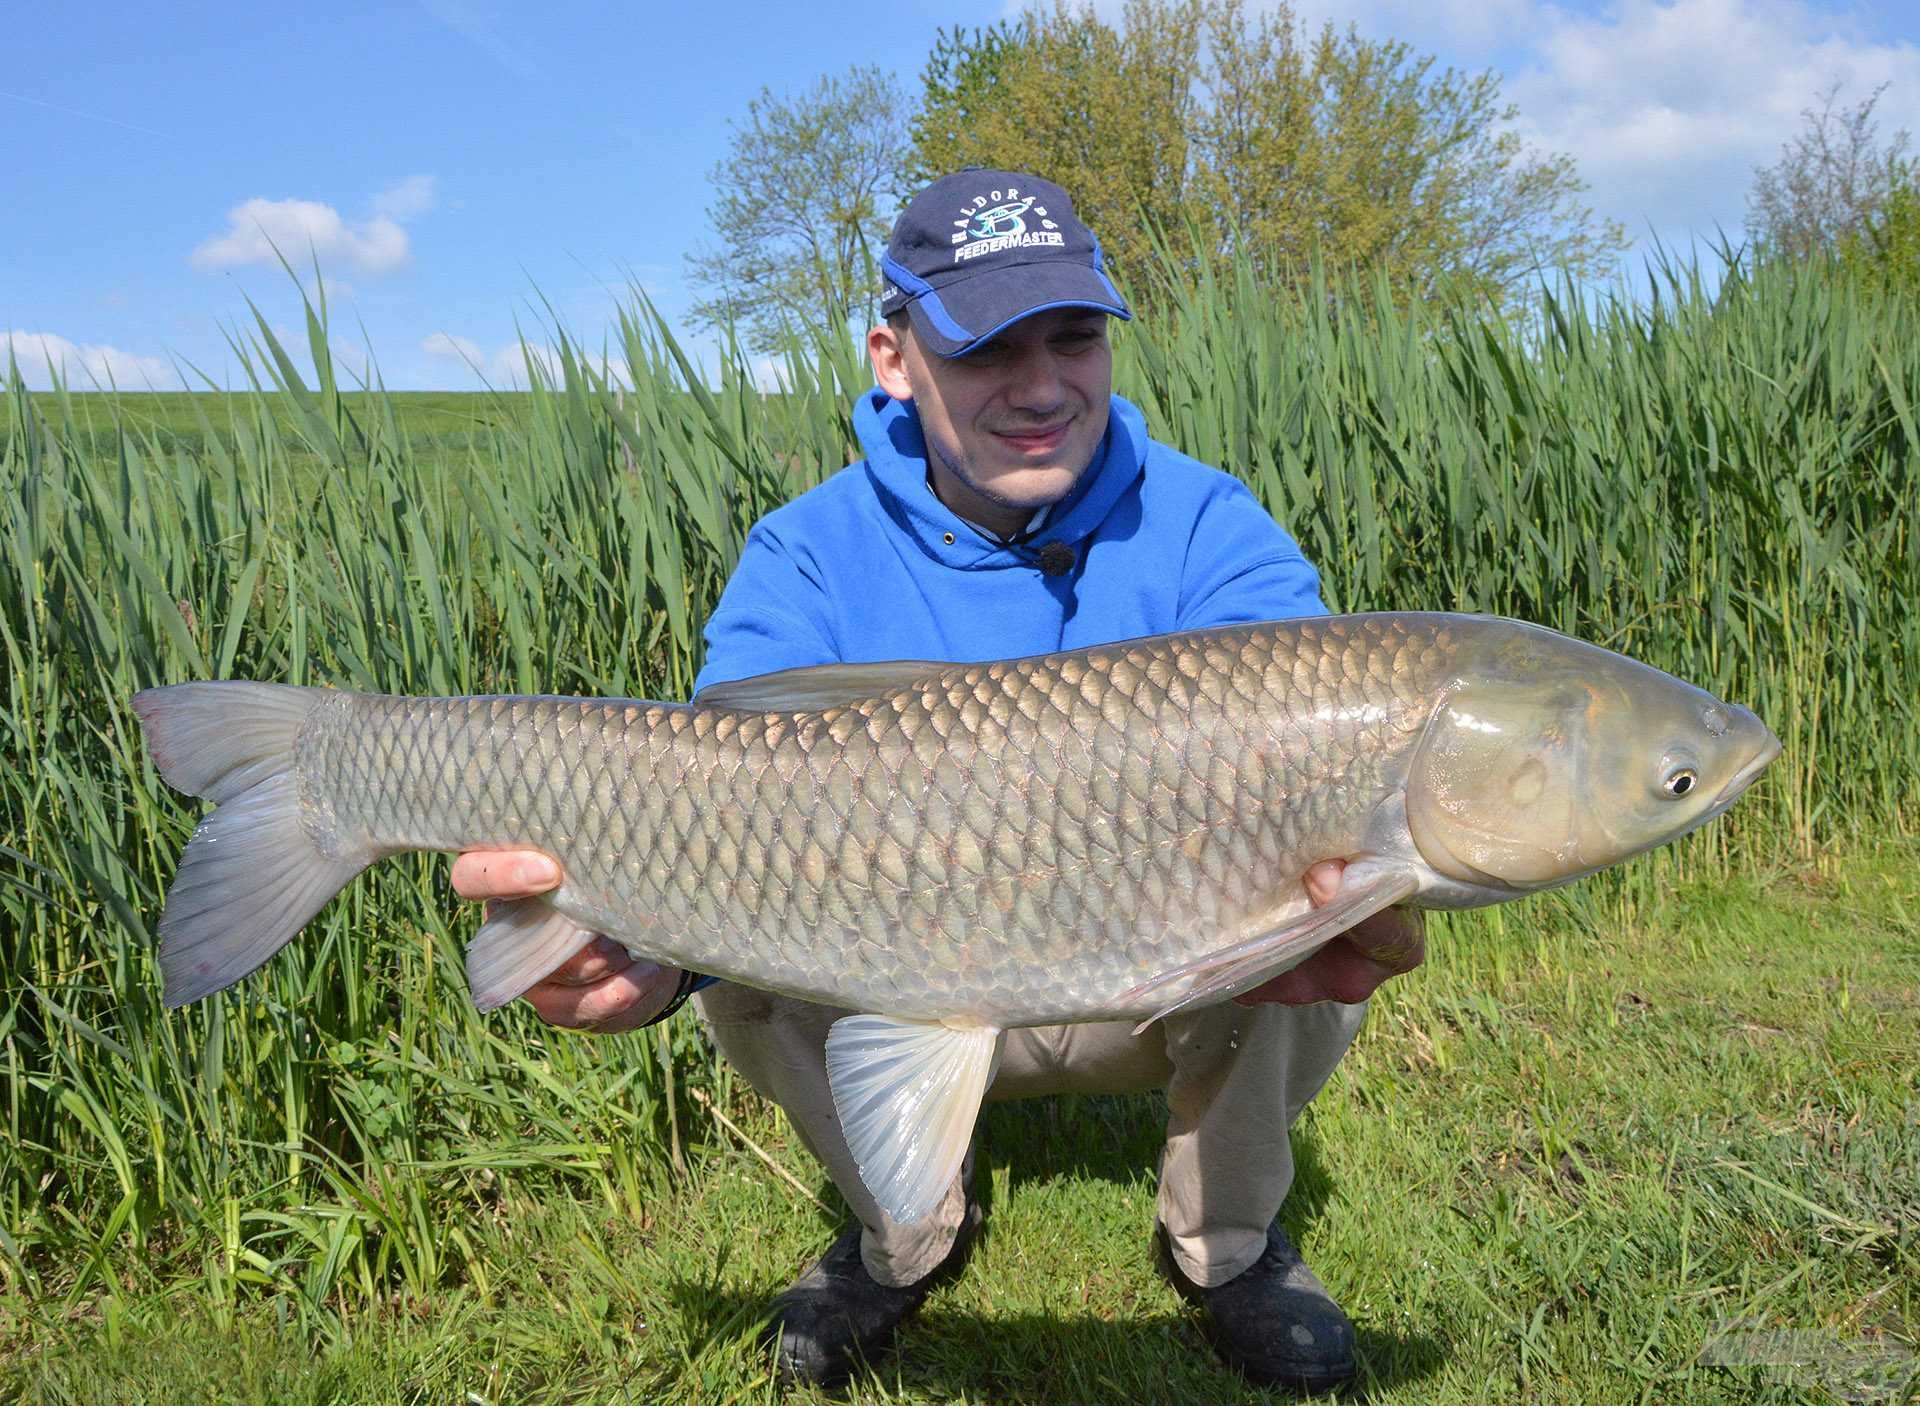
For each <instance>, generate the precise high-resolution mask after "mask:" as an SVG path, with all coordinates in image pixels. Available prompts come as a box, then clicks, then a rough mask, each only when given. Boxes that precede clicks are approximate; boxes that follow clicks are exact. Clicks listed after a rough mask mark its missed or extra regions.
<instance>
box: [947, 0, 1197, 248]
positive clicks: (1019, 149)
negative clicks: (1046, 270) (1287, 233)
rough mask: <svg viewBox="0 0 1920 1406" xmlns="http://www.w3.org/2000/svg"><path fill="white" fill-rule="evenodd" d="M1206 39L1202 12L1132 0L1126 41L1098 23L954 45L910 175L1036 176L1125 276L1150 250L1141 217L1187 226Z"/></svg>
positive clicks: (982, 33) (1044, 16)
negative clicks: (1200, 60) (971, 169)
mask: <svg viewBox="0 0 1920 1406" xmlns="http://www.w3.org/2000/svg"><path fill="white" fill-rule="evenodd" d="M1199 40H1200V4H1199V3H1198V0H1176V3H1164V2H1163V0H1127V4H1126V8H1125V10H1124V12H1123V28H1122V29H1120V30H1116V29H1114V28H1113V27H1112V26H1110V25H1108V24H1107V23H1106V22H1105V21H1104V20H1102V19H1100V18H1099V17H1098V16H1097V15H1096V14H1095V13H1094V12H1093V11H1092V10H1070V9H1068V8H1066V6H1065V5H1064V4H1060V5H1058V6H1057V7H1056V8H1055V9H1053V10H1052V11H1039V10H1034V11H1029V12H1028V13H1027V14H1026V15H1024V16H1022V17H1021V18H1020V19H1019V20H1018V21H1017V22H1014V23H1009V22H1006V21H1002V22H1001V23H1000V24H997V25H993V26H991V27H988V28H985V29H979V30H974V31H971V32H969V31H966V30H962V29H959V28H956V29H954V30H952V31H946V32H942V33H941V34H940V35H939V37H938V39H937V41H936V43H935V46H934V50H933V53H932V55H931V56H930V57H929V59H928V61H927V67H926V70H925V72H924V75H923V79H922V87H923V89H924V91H923V93H922V97H921V108H920V113H919V115H918V116H917V117H916V118H915V120H914V123H913V157H912V162H911V169H912V171H913V174H914V175H915V177H916V178H917V179H918V180H919V181H926V180H932V179H935V178H936V177H939V176H942V175H946V174H948V173H950V172H953V171H957V170H959V169H960V168H962V167H964V166H1000V167H1009V168H1012V169H1015V170H1025V171H1033V172H1035V173H1036V174H1038V175H1042V176H1045V177H1046V178H1047V179H1049V180H1052V181H1055V182H1057V183H1059V184H1060V185H1061V186H1063V187H1065V189H1066V191H1067V193H1068V194H1069V195H1071V196H1072V197H1073V207H1074V213H1075V214H1077V215H1078V216H1079V217H1080V218H1081V219H1082V220H1084V221H1085V222H1086V223H1087V224H1088V225H1089V226H1091V227H1092V228H1093V229H1094V230H1095V231H1096V232H1097V233H1098V234H1099V236H1100V240H1101V246H1102V249H1103V250H1104V252H1105V254H1106V256H1107V257H1108V258H1109V259H1110V260H1111V261H1113V262H1114V263H1115V264H1117V265H1119V266H1121V267H1126V266H1129V265H1132V264H1134V263H1135V262H1136V261H1139V260H1141V259H1143V258H1144V256H1145V255H1146V253H1147V250H1148V248H1149V247H1150V239H1149V237H1148V234H1147V231H1146V229H1144V228H1143V227H1142V217H1143V216H1145V217H1146V218H1147V219H1148V220H1150V221H1158V222H1160V223H1162V224H1172V223H1174V222H1177V221H1178V219H1179V218H1180V216H1181V214H1182V211H1183V208H1184V204H1183V203H1184V200H1185V195H1186V191H1185V184H1186V176H1187V170H1186V168H1187V152H1188V143H1187V130H1188V127H1189V125H1190V123H1191V119H1192V115H1193V107H1194V99H1193V93H1192V88H1193V75H1194V71H1195V66H1196V61H1197V52H1198V48H1199Z"/></svg>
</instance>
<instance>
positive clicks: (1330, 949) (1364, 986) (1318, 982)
mask: <svg viewBox="0 0 1920 1406" xmlns="http://www.w3.org/2000/svg"><path fill="white" fill-rule="evenodd" d="M1395 974H1396V973H1395V971H1394V969H1393V968H1391V967H1389V966H1387V965H1385V964H1384V963H1382V962H1376V961H1374V960H1373V959H1372V958H1371V957H1367V956H1363V955H1362V954H1361V953H1359V952H1357V951H1355V950H1354V948H1353V947H1352V945H1351V944H1349V943H1348V942H1347V940H1346V938H1345V937H1344V936H1342V937H1336V938H1335V939H1334V940H1333V941H1331V942H1329V943H1328V944H1327V945H1326V946H1325V947H1322V948H1321V949H1320V950H1319V951H1318V952H1315V953H1314V954H1313V955H1312V956H1311V957H1309V958H1307V960H1306V961H1304V962H1302V963H1301V964H1300V965H1299V966H1297V967H1295V968H1294V969H1293V970H1292V971H1285V972H1281V973H1280V975H1278V976H1276V977H1275V978H1274V979H1273V980H1272V981H1269V982H1265V983H1263V984H1262V985H1260V986H1256V987H1254V988H1253V990H1251V991H1249V992H1247V993H1245V994H1244V995H1240V996H1236V997H1234V1000H1236V1001H1238V1002H1240V1004H1241V1005H1245V1006H1252V1005H1258V1004H1260V1003H1261V1002H1263V1001H1277V1002H1279V1003H1280V1004H1281V1005H1285V1006H1310V1005H1313V1004H1314V1003H1315V1002H1316V1001H1344V1002H1345V1003H1347V1004H1348V1005H1352V1004H1354V1003H1356V1002H1359V1001H1364V1000H1366V999H1367V997H1369V996H1371V995H1372V994H1373V993H1374V989H1375V988H1376V987H1378V986H1379V985H1380V983H1381V982H1383V981H1385V980H1386V979H1387V978H1388V977H1390V976H1393V975H1395Z"/></svg>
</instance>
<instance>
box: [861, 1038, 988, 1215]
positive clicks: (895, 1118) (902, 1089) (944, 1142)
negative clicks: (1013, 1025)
mask: <svg viewBox="0 0 1920 1406" xmlns="http://www.w3.org/2000/svg"><path fill="white" fill-rule="evenodd" d="M999 1039H1000V1031H999V1029H998V1028H997V1027H995V1026H991V1025H975V1026H962V1025H958V1024H952V1025H949V1024H945V1023H942V1022H938V1021H925V1020H902V1019H898V1018H896V1017H894V1016H885V1015H850V1016H844V1017H842V1018H841V1019H839V1020H836V1021H835V1022H834V1023H833V1029H832V1030H830V1031H828V1032H827V1082H828V1084H829V1086H830V1087H831V1088H832V1090H833V1105H834V1108H835V1110H836V1111H837V1112H838V1113H839V1115H840V1130H841V1132H842V1133H843V1134H844V1135H845V1137H846V1139H847V1148H848V1150H849V1151H851V1152H852V1153H853V1160H854V1163H855V1165H857V1166H858V1167H859V1168H860V1179H861V1180H862V1181H863V1182H865V1183H866V1186H867V1190H868V1191H869V1192H871V1193H872V1195H873V1199H874V1200H875V1201H876V1202H877V1203H879V1206H880V1209H881V1210H883V1211H885V1212H886V1213H887V1214H888V1215H889V1216H891V1217H893V1219H894V1220H896V1221H900V1222H902V1223H906V1222H911V1221H916V1220H919V1219H920V1218H921V1217H922V1216H924V1215H926V1214H927V1212H929V1211H931V1210H932V1209H933V1208H934V1207H935V1206H936V1205H938V1204H939V1203H940V1198H941V1197H942V1196H944V1195H945V1194H946V1191H947V1188H948V1187H949V1186H951V1185H952V1184H953V1179H954V1177H956V1176H958V1175H959V1173H960V1167H961V1164H962V1163H963V1162H964V1161H965V1160H966V1156H967V1147H968V1145H969V1144H970V1143H971V1142H972V1140H973V1125H974V1121H975V1120H976V1119H977V1118H978V1117H979V1113H980V1100H981V1098H982V1097H984V1096H985V1094H986V1091H987V1084H988V1081H989V1080H991V1078H992V1077H993V1063H994V1055H995V1052H996V1050H997V1048H998V1044H999Z"/></svg>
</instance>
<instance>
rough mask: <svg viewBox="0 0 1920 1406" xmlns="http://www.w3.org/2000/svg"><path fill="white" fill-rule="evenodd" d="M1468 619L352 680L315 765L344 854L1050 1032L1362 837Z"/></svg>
mask: <svg viewBox="0 0 1920 1406" xmlns="http://www.w3.org/2000/svg"><path fill="white" fill-rule="evenodd" d="M1450 628H1452V627H1449V626H1447V625H1445V624H1439V625H1433V624H1428V625H1425V626H1424V627H1423V626H1422V625H1421V624H1420V622H1419V619H1418V617H1390V616H1389V617H1359V618H1357V619H1356V620H1347V621H1334V622H1319V623H1309V622H1299V623H1293V624H1288V625H1278V626H1276V625H1263V626H1246V627H1234V628H1230V629H1227V630H1224V631H1218V632H1212V633H1208V634H1203V635H1187V636H1171V637H1162V638H1160V639H1156V640H1150V641H1142V642H1135V643H1131V644H1127V645H1119V646H1111V647H1108V648H1105V649H1094V650H1088V651H1083V652H1079V653H1076V654H1070V655H1064V656H1052V657H1049V658H1042V659H1035V660H1023V661H1015V662H1011V663H998V664H989V665H954V666H948V667H946V668H944V669H942V670H941V671H940V672H938V673H937V674H934V675H933V676H931V677H929V678H927V679H926V680H925V681H923V682H922V683H921V684H919V685H918V686H916V687H909V688H903V689H897V690H894V691H892V692H891V693H889V694H886V695H884V696H881V697H877V698H873V699H868V700H864V701H862V702H860V703H857V704H855V705H853V706H849V707H844V708H838V709H833V710H829V711H826V712H823V713H818V714H777V713H767V714H745V713H736V712H731V711H724V710H717V709H709V708H696V707H689V706H673V705H662V704H644V703H631V702H625V701H583V700H578V699H560V698H505V697H503V698H474V699H397V698H374V697H365V696H359V695H352V694H345V693H341V694H333V695H329V696H328V697H326V698H325V700H324V701H323V702H322V704H321V705H320V706H319V707H317V708H315V709H314V711H313V714H312V716H311V718H310V719H309V721H308V723H307V726H306V728H305V730H304V731H303V733H302V734H301V738H300V744H299V751H298V756H299V775H300V778H301V785H302V793H303V795H304V796H306V797H307V798H308V799H309V803H310V804H311V805H312V806H313V809H314V812H315V814H316V815H317V816H324V817H326V820H325V822H324V823H323V825H322V826H321V827H320V828H323V829H326V830H328V831H330V832H331V836H330V837H331V840H332V843H333V845H334V847H335V848H336V849H340V850H344V849H347V848H351V847H355V846H363V847H366V848H371V849H375V850H381V851H386V850H394V849H416V848H418V849H470V848H481V847H522V846H524V847H528V848H535V849H540V850H544V851H547V852H548V853H551V854H553V855H554V856H555V857H556V858H558V859H559V860H560V861H561V864H562V866H563V867H564V869H565V872H566V876H567V882H566V885H565V888H564V889H562V890H561V891H560V892H559V893H558V894H556V895H555V903H556V906H558V907H559V908H560V909H561V910H562V911H563V912H566V913H568V914H569V915H571V916H573V917H575V918H576V919H578V920H579V921H580V922H581V923H583V924H585V925H587V926H590V927H593V928H596V929H598V930H601V931H604V932H607V933H609V934H611V935H613V936H615V937H616V938H618V939H619V940H620V941H622V942H624V943H627V944H628V945H630V946H632V947H634V948H635V949H636V950H640V951H644V952H646V953H648V954H649V955H652V956H654V957H656V958H658V959H660V960H663V961H668V962H672V963H674V964H677V965H687V966H693V967H695V968H697V969H699V970H702V971H708V972H712V973H714V974H716V975H720V976H726V977H733V978H736V979H745V980H750V981H753V982H755V983H756V984H758V985H762V986H765V987H769V988H771V989H774V990H778V991H782V992H785V993H786V994H789V995H794V996H799V997H803V998H805V999H810V1000H817V1001H827V1002H832V1003H835V1004H840V1005H851V1006H855V1007H858V1008H861V1009H873V1010H886V1011H889V1012H891V1013H895V1014H900V1015H924V1016H935V1015H938V1016H952V1015H955V1014H964V1015H967V1016H971V1017H974V1018H978V1019H981V1020H985V1021H991V1022H992V1023H995V1024H1002V1025H1005V1024H1025V1023H1040V1022H1047V1021H1052V1020H1058V1019H1067V1018H1072V1017H1074V1016H1076V1015H1081V1014H1082V1013H1084V1012H1086V1011H1088V1010H1098V1009H1102V1008H1103V1007H1107V1006H1111V1005H1112V1003H1113V1002H1114V1001H1115V999H1116V998H1117V997H1118V996H1119V995H1120V993H1122V992H1124V991H1125V990H1127V989H1128V988H1129V987H1131V986H1133V985H1135V984H1136V983H1138V982H1139V981H1141V980H1142V979H1144V978H1145V977H1148V976H1150V975H1152V974H1153V973H1154V972H1155V971H1157V970H1160V969H1163V968H1165V967H1168V966H1173V965H1177V964H1178V963H1179V962H1182V961H1186V960H1189V959H1190V958H1192V957H1194V956H1196V955H1198V954H1200V953H1201V952H1203V951H1205V950H1206V949H1207V947H1208V946H1209V945H1210V944H1212V943H1215V942H1216V941H1217V936H1216V934H1217V932H1218V930H1219V929H1220V928H1221V927H1222V926H1224V925H1229V924H1231V923H1233V922H1235V921H1238V920H1240V919H1243V918H1244V917H1246V916H1247V915H1248V914H1249V912H1250V911H1252V910H1254V909H1256V908H1258V907H1263V906H1272V905H1273V904H1275V903H1277V902H1281V901H1283V900H1285V899H1286V898H1288V897H1290V896H1294V895H1297V893H1298V884H1299V878H1300V875H1301V873H1302V872H1303V871H1304V870H1305V868H1306V867H1307V866H1308V865H1309V864H1311V863H1312V862H1313V861H1314V860H1316V859H1320V858H1325V857H1328V856H1333V855H1341V854H1345V853H1348V852H1350V851H1351V850H1352V849H1353V848H1354V847H1355V845H1356V844H1357V842H1358V841H1359V839H1360V833H1359V827H1360V825H1361V822H1362V821H1363V820H1364V818H1365V815H1366V813H1367V811H1368V809H1369V806H1370V800H1371V793H1370V791H1369V789H1368V783H1369V780H1370V779H1371V778H1374V777H1377V776H1378V775H1380V774H1381V772H1382V769H1383V767H1387V768H1390V767H1391V766H1392V765H1393V764H1394V759H1395V758H1396V756H1397V755H1398V754H1399V753H1401V752H1403V751H1404V750H1405V747H1406V745H1407V744H1408V742H1409V741H1410V740H1411V738H1412V737H1413V735H1414V732H1415V729H1416V727H1417V724H1418V721H1419V719H1420V718H1421V717H1422V716H1424V714H1423V713H1421V712H1420V704H1421V701H1422V700H1423V699H1426V698H1427V697H1428V695H1430V694H1431V692H1432V690H1433V687H1434V684H1435V681H1436V679H1435V671H1434V668H1433V663H1434V661H1435V659H1436V658H1437V657H1438V656H1439V655H1441V654H1442V653H1444V651H1445V648H1446V635H1447V632H1448V630H1449V629H1450ZM1342 718H1345V719H1350V720H1352V721H1349V722H1347V723H1344V724H1342V723H1340V722H1337V721H1335V722H1333V723H1332V724H1331V725H1328V723H1327V720H1329V719H1336V720H1337V719H1342ZM749 836H753V837H754V838H755V841H756V842H754V843H748V837H749ZM876 912H878V913H883V914H885V915H887V921H886V922H885V923H884V924H883V923H879V922H876V921H874V920H873V919H872V917H871V916H870V915H872V914H874V913H876ZM896 938H897V939H899V940H895V939H896ZM1036 967H1037V968H1039V969H1040V971H1042V972H1043V973H1044V979H1037V978H1036V976H1035V974H1034V968H1036ZM930 969H932V970H937V971H939V972H940V973H941V974H942V978H943V979H942V980H941V981H940V982H937V983H936V982H933V981H930V980H929V970H930Z"/></svg>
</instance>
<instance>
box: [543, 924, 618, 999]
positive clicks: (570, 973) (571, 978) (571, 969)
mask: <svg viewBox="0 0 1920 1406" xmlns="http://www.w3.org/2000/svg"><path fill="white" fill-rule="evenodd" d="M633 964H634V959H633V958H632V957H631V956H629V955H628V954H627V949H626V948H624V947H622V946H621V945H620V944H619V943H617V942H615V941H614V940H613V939H611V938H607V937H601V936H600V935H599V934H597V933H596V934H595V935H594V939H593V941H592V942H589V943H588V944H587V945H586V946H585V947H582V948H581V949H580V950H579V951H578V952H576V953H574V954H573V955H572V956H571V957H569V958H567V960H566V961H564V962H562V963H561V964H560V965H559V966H557V967H555V968H554V969H553V970H552V971H551V972H549V973H548V974H547V977H546V979H545V980H544V981H542V982H541V983H540V984H541V985H542V986H547V985H553V986H591V985H592V984H593V983H594V982H596V981H604V980H606V979H607V978H608V977H610V976H612V975H613V974H614V973H615V972H621V971H625V970H626V969H627V968H628V967H630V966H632V965H633Z"/></svg>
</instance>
